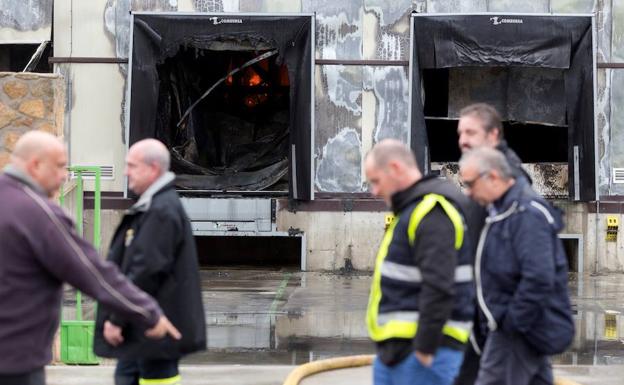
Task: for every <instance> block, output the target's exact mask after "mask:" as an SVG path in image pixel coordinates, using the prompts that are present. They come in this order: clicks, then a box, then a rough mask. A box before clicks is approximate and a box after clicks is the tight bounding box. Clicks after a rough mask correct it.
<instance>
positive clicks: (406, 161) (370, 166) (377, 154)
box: [364, 139, 422, 205]
mask: <svg viewBox="0 0 624 385" xmlns="http://www.w3.org/2000/svg"><path fill="white" fill-rule="evenodd" d="M364 169H365V172H366V179H367V180H368V183H369V185H370V189H371V192H372V193H373V195H375V196H378V197H381V198H383V199H384V201H386V203H387V204H388V205H390V204H391V197H392V195H394V194H395V193H396V192H398V191H402V190H405V189H406V188H408V187H409V186H411V185H412V184H414V183H416V182H417V181H418V180H420V178H422V175H421V173H420V170H418V164H417V163H416V158H415V157H414V154H413V153H412V150H410V148H409V147H408V146H407V145H405V144H404V143H402V142H400V141H398V140H396V139H384V140H382V141H380V142H379V143H377V144H376V145H375V146H374V147H373V148H372V149H371V150H370V151H369V152H368V154H366V159H365V161H364Z"/></svg>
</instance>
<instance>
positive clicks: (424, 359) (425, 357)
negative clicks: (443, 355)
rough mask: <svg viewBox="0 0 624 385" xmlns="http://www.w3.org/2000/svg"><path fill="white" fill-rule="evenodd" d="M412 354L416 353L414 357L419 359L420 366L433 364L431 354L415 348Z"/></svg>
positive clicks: (427, 366)
mask: <svg viewBox="0 0 624 385" xmlns="http://www.w3.org/2000/svg"><path fill="white" fill-rule="evenodd" d="M414 355H416V359H417V360H418V361H420V363H421V364H422V366H424V367H426V368H430V367H431V365H432V364H433V354H426V353H421V352H419V351H418V350H416V351H415V352H414Z"/></svg>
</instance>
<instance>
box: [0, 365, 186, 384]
mask: <svg viewBox="0 0 624 385" xmlns="http://www.w3.org/2000/svg"><path fill="white" fill-rule="evenodd" d="M178 375H179V372H178V360H136V361H124V360H119V361H117V368H115V385H139V380H140V379H145V380H150V383H152V384H158V383H159V382H158V381H157V380H161V382H162V383H166V384H170V385H178V384H179V383H180V381H179V380H177V381H175V380H174V377H176V376H178ZM0 385H1V384H0Z"/></svg>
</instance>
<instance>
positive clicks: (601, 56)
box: [595, 0, 613, 62]
mask: <svg viewBox="0 0 624 385" xmlns="http://www.w3.org/2000/svg"><path fill="white" fill-rule="evenodd" d="M611 9H612V7H611V0H597V1H596V18H595V20H596V40H597V47H596V48H597V50H598V52H597V54H598V55H597V58H596V61H597V62H609V61H611V34H612V30H613V17H612V14H611Z"/></svg>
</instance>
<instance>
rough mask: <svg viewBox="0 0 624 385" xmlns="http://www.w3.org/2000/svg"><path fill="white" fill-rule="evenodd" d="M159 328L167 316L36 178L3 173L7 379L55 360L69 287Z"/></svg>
mask: <svg viewBox="0 0 624 385" xmlns="http://www.w3.org/2000/svg"><path fill="white" fill-rule="evenodd" d="M63 282H68V283H69V284H70V285H72V286H74V287H76V288H77V289H79V290H81V291H83V292H84V293H85V294H87V295H89V296H91V297H93V298H95V299H96V300H98V301H99V302H101V303H103V304H105V305H106V306H108V307H110V308H113V309H115V310H116V311H117V312H119V314H121V315H123V316H124V317H126V318H127V319H128V320H129V321H131V322H135V323H138V324H140V325H142V326H143V327H152V326H154V325H155V324H156V322H157V321H158V318H159V317H160V315H161V314H162V311H161V309H160V307H159V306H158V304H157V303H156V302H155V301H154V300H153V299H152V298H151V297H149V296H148V295H146V294H145V293H143V292H142V291H140V290H139V289H137V288H136V287H135V286H134V285H132V283H130V282H129V281H128V280H126V279H125V278H124V277H123V275H121V274H120V273H119V271H118V269H117V267H115V266H114V265H113V264H111V263H108V262H105V261H103V260H101V259H100V257H99V255H98V253H97V251H96V250H95V249H94V248H93V247H92V246H91V245H90V244H89V243H88V242H86V241H85V240H83V239H82V238H81V237H80V236H79V235H78V234H77V233H76V232H75V231H74V229H73V223H72V221H71V219H69V218H68V217H67V216H66V215H65V214H64V213H63V211H62V209H61V208H60V207H59V206H57V205H55V204H54V203H52V202H51V201H50V200H49V199H48V198H47V197H45V196H44V195H43V194H42V193H41V191H40V190H39V189H38V188H37V186H36V185H35V184H34V183H32V181H29V178H27V177H25V176H24V175H21V174H20V173H19V172H15V171H14V170H8V171H7V172H6V173H5V174H3V175H0V374H13V373H25V372H29V371H31V370H34V369H38V368H41V367H43V366H44V365H46V364H47V363H48V362H50V360H51V358H52V348H51V345H52V339H53V337H54V333H55V332H56V330H57V328H58V324H59V315H60V305H61V294H62V284H63Z"/></svg>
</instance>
